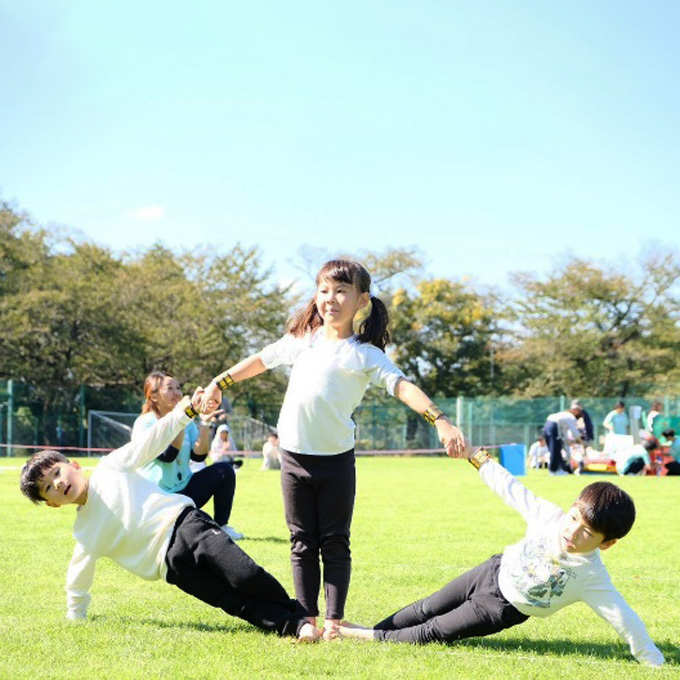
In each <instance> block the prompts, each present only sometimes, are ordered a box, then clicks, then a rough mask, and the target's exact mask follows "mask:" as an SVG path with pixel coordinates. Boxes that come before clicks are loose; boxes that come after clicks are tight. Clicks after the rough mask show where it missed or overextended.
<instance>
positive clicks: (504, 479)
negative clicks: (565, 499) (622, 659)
mask: <svg viewBox="0 0 680 680" xmlns="http://www.w3.org/2000/svg"><path fill="white" fill-rule="evenodd" d="M480 475H481V477H482V479H483V480H484V482H486V484H487V485H488V486H489V488H490V489H491V490H492V491H494V492H495V493H496V494H498V496H500V497H501V499H502V500H503V501H504V502H505V503H507V504H508V505H509V506H510V507H511V508H514V509H515V510H517V512H519V513H520V515H522V517H523V518H524V519H525V521H526V523H527V531H526V534H525V536H524V538H523V539H522V540H521V541H519V542H518V543H515V544H514V545H510V546H508V547H507V548H505V550H504V552H503V557H502V559H501V567H500V571H499V574H498V584H499V586H500V590H501V593H503V597H505V598H506V600H508V602H510V603H511V604H512V605H513V606H514V607H516V608H517V609H518V610H519V611H520V612H522V613H523V614H526V615H527V616H539V617H545V616H549V615H550V614H554V613H555V612H556V611H559V610H560V609H562V608H563V607H566V606H567V605H570V604H573V603H574V602H585V603H586V604H587V605H588V606H589V607H590V608H591V609H592V610H593V611H594V612H595V613H596V614H597V615H598V616H600V617H602V618H603V619H604V620H605V621H607V622H608V623H610V624H611V625H612V626H613V627H614V629H615V630H616V632H617V633H618V634H619V636H620V637H621V638H622V639H623V640H624V641H625V642H627V643H628V645H629V647H630V651H631V653H632V654H633V656H634V657H635V658H636V659H637V660H638V661H640V662H641V663H645V664H649V665H660V664H662V663H663V662H664V657H663V654H661V652H660V651H659V649H658V648H657V647H656V645H655V644H654V643H653V642H652V640H651V638H650V637H649V635H648V634H647V630H646V628H645V625H644V623H642V621H641V620H640V617H639V616H638V615H637V614H636V613H635V612H634V611H633V610H632V609H631V608H630V607H629V606H628V604H626V601H625V600H624V599H623V597H622V596H621V594H620V593H619V592H618V590H616V588H615V587H614V585H613V584H612V582H611V578H610V576H609V574H608V572H607V569H606V567H605V566H604V564H603V563H602V560H601V558H600V550H599V548H596V549H595V550H593V551H591V552H588V553H567V552H564V550H563V548H562V542H561V535H562V532H563V524H564V517H565V513H564V511H563V510H562V509H561V508H560V507H558V506H557V505H554V504H553V503H550V502H548V501H545V500H543V499H541V498H538V497H536V496H535V495H534V494H533V493H532V492H531V491H529V490H528V489H527V488H526V487H524V486H523V485H522V484H521V483H520V482H518V481H517V480H516V479H515V478H514V477H513V476H512V475H511V474H510V473H509V472H508V471H507V470H505V468H503V467H501V466H500V465H498V463H496V462H495V461H489V462H487V463H485V464H484V465H482V467H481V468H480Z"/></svg>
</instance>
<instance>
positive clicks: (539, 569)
mask: <svg viewBox="0 0 680 680" xmlns="http://www.w3.org/2000/svg"><path fill="white" fill-rule="evenodd" d="M551 543H553V542H552V541H550V540H549V539H548V538H547V537H540V538H534V539H527V540H525V541H524V543H523V545H522V550H521V554H520V555H519V556H518V558H517V559H516V560H513V561H512V563H511V565H509V566H510V569H509V573H510V577H511V579H512V582H513V584H514V586H515V588H516V589H517V590H518V591H519V592H520V593H523V594H524V595H525V596H526V598H527V603H528V604H530V605H531V606H532V607H541V608H548V607H550V600H551V599H552V598H553V597H560V596H561V595H562V594H563V593H564V589H565V588H566V587H567V583H569V581H570V579H573V578H575V577H576V573H575V572H574V571H573V570H572V569H569V568H568V567H565V566H564V565H562V564H560V562H559V559H558V556H557V555H556V554H555V552H554V548H553V547H551Z"/></svg>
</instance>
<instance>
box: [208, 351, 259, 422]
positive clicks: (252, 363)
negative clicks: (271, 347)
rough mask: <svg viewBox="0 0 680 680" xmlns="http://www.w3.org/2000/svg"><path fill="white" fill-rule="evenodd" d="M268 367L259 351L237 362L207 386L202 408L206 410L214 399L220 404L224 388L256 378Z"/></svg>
mask: <svg viewBox="0 0 680 680" xmlns="http://www.w3.org/2000/svg"><path fill="white" fill-rule="evenodd" d="M266 370H267V367H266V366H265V365H264V363H262V359H261V358H260V354H259V352H258V353H257V354H252V355H251V356H249V357H248V358H247V359H243V360H242V361H239V362H238V363H237V364H235V365H234V366H232V367H231V368H229V369H227V370H226V371H224V372H223V373H220V374H219V375H218V376H215V377H214V378H213V379H212V380H211V381H210V384H209V385H208V386H207V387H206V388H205V392H204V393H203V399H202V401H201V404H202V409H203V410H205V408H206V407H207V404H208V402H210V401H213V402H215V403H216V404H219V403H220V402H221V401H222V390H224V389H227V388H228V387H230V386H231V385H233V384H234V383H237V382H241V381H242V380H247V379H248V378H254V377H255V376H256V375H260V373H264V372H265V371H266Z"/></svg>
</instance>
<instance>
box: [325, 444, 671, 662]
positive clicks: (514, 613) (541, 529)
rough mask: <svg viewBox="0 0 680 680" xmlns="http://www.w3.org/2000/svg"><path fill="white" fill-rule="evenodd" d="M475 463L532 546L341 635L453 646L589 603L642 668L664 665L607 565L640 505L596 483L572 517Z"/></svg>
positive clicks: (496, 468) (487, 464) (514, 548)
mask: <svg viewBox="0 0 680 680" xmlns="http://www.w3.org/2000/svg"><path fill="white" fill-rule="evenodd" d="M469 460H470V462H471V463H472V464H473V465H474V466H475V467H476V468H477V469H478V470H479V473H480V476H481V477H482V479H483V480H484V481H485V482H486V484H487V485H488V486H489V487H490V488H491V490H492V491H495V492H496V493H497V494H498V495H499V496H500V497H501V498H502V499H503V500H504V501H505V502H506V503H507V504H508V505H509V506H510V507H512V508H514V509H515V510H517V511H518V512H519V513H520V514H521V515H522V517H524V519H525V520H526V522H527V532H526V535H525V536H524V538H523V539H522V540H521V541H519V543H515V544H514V545H511V546H508V547H507V548H505V551H504V552H503V554H502V555H494V556H493V557H491V558H489V559H488V560H487V561H486V562H483V563H482V564H480V565H479V566H477V567H475V568H474V569H472V570H470V571H468V572H466V573H464V574H461V575H460V576H459V577H458V578H455V579H454V580H453V581H451V582H450V583H449V584H448V585H446V586H444V588H442V589H441V590H439V591H438V592H436V593H434V594H433V595H430V597H426V598H425V599H423V600H420V601H418V602H414V603H413V604H411V605H409V606H407V607H405V608H404V609H401V610H399V611H397V612H395V613H394V614H392V615H391V616H388V617H387V618H386V619H384V620H383V621H381V622H380V623H377V624H376V625H375V626H373V628H363V627H360V626H355V625H354V624H351V623H347V622H343V623H342V624H341V625H340V626H339V627H338V628H337V629H336V631H335V632H336V635H337V636H339V637H352V638H359V639H364V640H388V641H393V642H412V643H420V644H423V643H427V642H451V641H453V640H460V639H462V638H468V637H477V636H483V635H491V634H492V633H497V632H499V631H501V630H503V629H505V628H510V627H512V626H516V625H518V624H520V623H523V622H524V621H526V620H527V619H528V618H529V617H530V616H538V617H545V616H549V615H550V614H554V613H555V612H556V611H558V610H560V609H562V607H566V606H567V605H570V604H573V603H574V602H579V601H582V602H585V603H586V604H588V605H589V606H590V607H591V608H592V609H593V610H594V611H595V613H596V614H598V615H599V616H601V617H602V618H603V619H604V620H605V621H607V622H609V623H610V624H611V625H612V626H613V627H614V628H615V629H616V632H617V633H618V634H619V635H620V636H621V638H622V639H623V640H625V641H626V642H627V643H628V645H629V646H630V651H631V652H632V654H633V656H635V658H636V659H637V660H638V661H640V662H641V663H644V664H647V665H650V666H660V665H661V664H663V662H664V657H663V655H662V654H661V652H660V651H659V649H657V647H656V646H655V645H654V643H653V642H652V640H651V639H650V637H649V635H648V634H647V630H646V629H645V626H644V624H643V623H642V621H641V620H640V618H639V617H638V616H637V614H636V613H635V612H634V611H633V610H632V609H631V608H630V607H629V606H628V605H627V604H626V602H625V600H624V599H623V597H622V596H621V595H620V594H619V592H618V591H617V590H616V588H614V586H613V585H612V582H611V580H610V577H609V574H608V573H607V570H606V568H605V566H604V564H603V563H602V560H601V558H600V552H601V551H602V550H607V549H609V548H611V547H612V546H613V545H614V544H615V543H616V542H617V541H618V539H619V538H622V537H623V536H625V535H626V534H627V533H628V532H629V531H630V529H631V527H632V526H633V522H634V521H635V505H634V504H633V500H632V498H631V497H630V496H629V495H628V494H627V493H626V492H625V491H623V490H622V489H620V488H619V487H617V486H616V485H614V484H611V483H610V482H595V483H594V484H589V485H588V486H587V487H585V489H583V491H582V492H581V494H580V495H579V497H578V498H577V499H576V501H575V502H574V504H573V505H572V506H571V507H570V508H569V510H568V511H567V512H566V513H565V512H563V511H562V509H561V508H559V507H558V506H557V505H553V504H552V503H549V502H548V501H545V500H543V499H541V498H537V497H536V496H534V494H533V493H531V491H529V490H528V489H526V488H525V487H524V486H523V485H522V484H520V483H519V482H518V481H517V480H516V479H515V478H514V477H513V476H512V475H511V474H510V473H509V472H507V471H506V470H505V468H503V467H501V466H500V465H499V464H498V463H496V462H495V461H493V460H492V459H491V458H490V457H489V454H488V453H487V452H486V451H485V450H484V449H480V450H479V451H477V452H475V453H473V454H472V455H471V456H470V457H469Z"/></svg>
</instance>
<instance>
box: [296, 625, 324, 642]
mask: <svg viewBox="0 0 680 680" xmlns="http://www.w3.org/2000/svg"><path fill="white" fill-rule="evenodd" d="M320 638H321V631H320V630H319V629H318V628H317V627H316V626H313V625H312V624H311V623H305V624H303V625H302V628H300V632H299V633H298V637H297V639H298V641H299V642H317V641H318V640H319V639H320Z"/></svg>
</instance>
